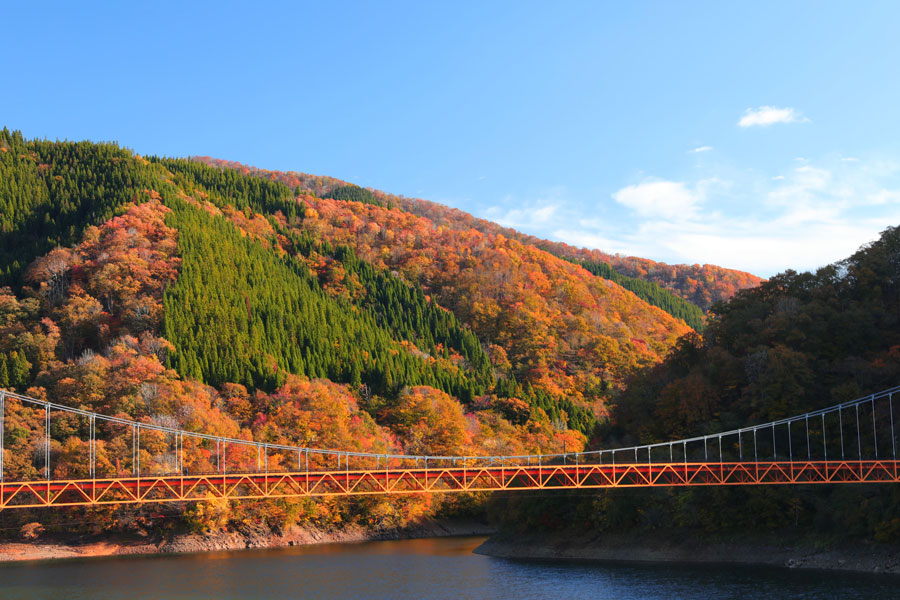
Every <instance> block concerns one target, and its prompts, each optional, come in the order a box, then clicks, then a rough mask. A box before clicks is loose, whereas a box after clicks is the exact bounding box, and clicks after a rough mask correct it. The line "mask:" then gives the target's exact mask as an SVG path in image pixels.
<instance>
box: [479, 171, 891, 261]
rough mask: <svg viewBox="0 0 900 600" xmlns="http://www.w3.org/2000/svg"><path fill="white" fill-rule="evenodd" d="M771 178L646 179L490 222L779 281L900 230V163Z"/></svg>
mask: <svg viewBox="0 0 900 600" xmlns="http://www.w3.org/2000/svg"><path fill="white" fill-rule="evenodd" d="M775 173H778V175H775V176H774V177H773V176H772V174H770V173H764V172H759V171H748V170H746V169H731V170H728V169H727V168H726V167H722V166H721V165H717V166H713V167H710V168H708V169H705V170H704V173H703V174H702V176H698V177H696V178H687V179H685V180H683V181H672V180H665V179H644V180H642V181H639V182H637V183H634V184H631V185H627V186H624V187H622V188H621V189H619V190H617V191H615V192H613V193H612V194H610V196H608V197H607V198H610V199H611V200H612V201H611V202H610V201H608V200H605V199H600V201H599V202H598V203H597V204H596V205H595V206H593V207H585V206H584V205H583V204H580V203H579V202H577V201H576V199H574V198H571V197H569V196H567V195H565V194H560V195H557V196H554V197H553V198H552V200H551V199H548V198H547V197H546V196H543V197H541V196H538V197H536V199H535V200H533V201H522V199H521V198H516V199H513V198H509V199H508V202H505V203H504V204H505V205H506V206H508V207H510V208H508V209H505V210H504V209H501V208H500V207H494V208H493V209H492V210H491V211H489V213H488V214H486V215H484V216H486V217H487V218H490V219H492V220H497V221H499V222H501V223H503V224H505V225H508V226H513V227H517V228H522V229H523V230H525V231H527V232H528V233H532V234H535V235H539V236H542V237H549V238H551V239H556V240H559V241H564V242H566V243H569V244H574V245H578V246H584V247H588V248H597V249H600V250H603V251H605V252H610V253H620V254H625V255H632V256H641V257H646V258H650V259H653V260H658V261H663V262H668V263H689V264H693V263H701V264H702V263H712V264H717V265H721V266H724V267H728V268H733V269H740V270H744V271H750V272H752V273H756V274H758V275H761V276H771V275H773V274H775V273H777V272H779V271H783V270H785V269H788V268H791V269H797V270H809V269H815V268H817V267H819V266H822V265H825V264H828V263H831V262H834V261H836V260H840V259H842V258H845V257H847V256H849V255H850V254H852V253H853V252H854V251H856V249H857V248H859V246H861V245H862V244H865V243H867V242H869V241H872V240H874V239H876V238H877V237H878V234H879V232H881V231H882V230H884V229H885V228H886V227H888V226H891V225H900V161H890V160H873V159H871V158H869V159H866V158H863V159H861V160H859V161H856V162H847V161H843V160H841V159H840V157H824V158H818V159H812V158H810V159H806V160H803V161H790V162H788V163H787V164H785V165H782V167H781V168H779V169H777V170H776V171H775Z"/></svg>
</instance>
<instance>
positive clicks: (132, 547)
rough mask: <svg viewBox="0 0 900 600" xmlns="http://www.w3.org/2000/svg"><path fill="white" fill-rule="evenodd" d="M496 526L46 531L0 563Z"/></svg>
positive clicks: (5, 548) (1, 546)
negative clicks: (84, 534)
mask: <svg viewBox="0 0 900 600" xmlns="http://www.w3.org/2000/svg"><path fill="white" fill-rule="evenodd" d="M495 531H496V529H495V528H493V527H491V526H489V525H487V524H485V523H481V522H477V521H445V520H439V519H426V520H423V521H422V522H420V523H416V524H413V525H410V526H408V527H404V528H401V529H390V530H383V531H371V530H366V529H365V528H363V527H359V526H351V527H345V528H342V529H337V530H333V531H326V530H322V529H318V528H312V527H310V528H304V527H300V526H294V527H290V528H288V529H287V530H285V531H284V532H282V533H274V532H271V531H265V530H263V529H262V528H260V529H258V530H254V531H249V532H238V531H227V532H213V533H206V534H199V533H182V534H176V535H173V536H171V537H168V538H162V539H156V540H148V539H147V538H144V537H140V536H137V535H133V536H129V535H124V534H114V535H108V536H102V537H98V538H94V539H83V538H79V539H65V538H64V537H55V536H46V538H45V539H39V540H35V541H31V542H23V541H0V563H11V562H20V561H43V560H65V559H71V558H92V557H104V556H129V555H138V554H181V553H184V554H188V553H199V552H219V551H228V550H246V549H251V548H285V547H290V546H312V545H318V544H350V543H361V542H370V541H380V540H403V539H417V538H427V537H453V536H468V535H490V534H493V533H495Z"/></svg>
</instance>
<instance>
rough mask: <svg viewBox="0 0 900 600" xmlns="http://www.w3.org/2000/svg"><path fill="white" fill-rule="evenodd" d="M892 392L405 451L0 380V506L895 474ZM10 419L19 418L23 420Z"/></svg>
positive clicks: (899, 472)
mask: <svg viewBox="0 0 900 600" xmlns="http://www.w3.org/2000/svg"><path fill="white" fill-rule="evenodd" d="M895 393H900V387H895V388H891V389H889V390H885V391H883V392H879V393H877V394H872V395H870V396H865V397H862V398H858V399H856V400H851V401H849V402H844V403H842V404H836V405H834V406H829V407H827V408H823V409H821V410H817V411H812V412H808V413H804V414H802V415H797V416H794V417H790V418H786V419H781V420H778V421H772V422H769V423H763V424H760V425H753V426H749V427H745V428H741V429H734V430H731V431H726V432H720V433H715V434H709V435H703V436H698V437H693V438H689V439H682V440H673V441H668V442H661V443H655V444H645V445H641V446H631V447H628V448H615V449H609V450H594V451H591V452H578V453H565V454H541V455H523V456H415V455H399V454H369V453H361V452H344V451H339V450H323V449H315V448H305V447H298V446H286V445H278V444H267V443H263V442H255V441H250V440H241V439H232V438H227V437H221V436H215V435H210V434H205V433H202V432H194V431H186V430H182V429H177V428H171V427H165V426H161V425H154V424H148V423H141V422H138V421H133V420H130V419H124V418H119V417H113V416H109V415H103V414H100V413H94V412H89V411H84V410H79V409H75V408H71V407H67V406H62V405H58V404H54V403H52V402H47V401H44V400H39V399H35V398H29V397H27V396H22V395H19V394H13V393H11V392H6V391H2V390H0V510H3V509H10V508H34V507H52V506H84V505H105V504H128V503H132V504H136V503H153V502H185V501H197V500H210V499H262V498H286V497H319V496H353V495H365V494H398V493H422V492H439V493H447V492H474V491H498V490H534V489H574V488H583V489H592V488H614V487H657V486H711V485H778V484H782V485H783V484H798V483H809V484H812V483H833V484H836V483H866V482H898V481H900V462H898V460H897V439H896V436H895V432H894V407H893V395H894V394H895ZM23 419H24V420H27V421H29V423H30V425H31V426H30V427H23V424H22V421H23ZM41 420H42V421H41ZM14 421H15V425H13V422H14ZM36 424H39V425H41V426H35V425H36ZM23 436H25V438H23ZM63 436H67V437H66V439H68V440H71V439H72V438H73V437H74V438H76V441H77V440H82V441H83V442H84V443H83V444H80V445H79V444H76V445H75V446H76V447H79V448H80V447H84V448H85V451H84V452H82V453H81V454H77V453H76V454H75V455H74V456H73V455H72V454H71V453H70V454H68V455H66V456H65V457H63V456H61V455H60V454H61V453H59V452H51V447H52V446H53V444H52V442H53V441H54V440H56V441H57V442H58V441H59V439H58V438H60V437H63ZM101 440H102V442H101ZM9 442H13V443H11V444H10V443H9ZM23 442H24V443H23ZM101 443H102V454H101V453H100V452H99V451H98V444H101ZM22 448H27V449H28V451H29V452H30V456H28V457H26V458H27V460H21V458H22V457H21V456H19V457H16V458H19V459H20V460H11V457H10V456H9V453H10V452H11V451H13V452H21V451H22ZM35 473H37V476H35Z"/></svg>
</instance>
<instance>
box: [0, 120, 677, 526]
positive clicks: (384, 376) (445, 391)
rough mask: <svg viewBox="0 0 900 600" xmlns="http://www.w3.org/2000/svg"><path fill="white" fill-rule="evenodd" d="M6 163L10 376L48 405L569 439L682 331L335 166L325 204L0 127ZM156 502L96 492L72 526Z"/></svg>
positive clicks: (233, 420) (225, 172)
mask: <svg viewBox="0 0 900 600" xmlns="http://www.w3.org/2000/svg"><path fill="white" fill-rule="evenodd" d="M0 167H2V175H3V178H2V187H0V207H2V209H3V212H2V227H3V230H2V238H0V239H2V244H3V248H4V252H3V254H2V264H0V268H2V274H0V275H2V277H3V282H4V283H5V284H6V287H0V387H4V388H6V389H12V390H15V391H18V392H20V393H25V394H28V395H31V396H34V397H38V398H46V399H49V400H52V401H54V402H58V403H60V404H65V405H69V406H74V407H78V408H84V409H87V410H95V411H99V412H103V413H106V414H110V415H121V416H127V417H130V418H136V419H138V420H141V421H143V422H147V423H155V424H164V425H168V426H176V427H183V428H186V429H193V430H198V431H206V432H209V433H215V434H221V435H228V436H232V437H243V438H246V439H250V438H253V439H258V440H266V441H271V442H273V443H292V444H306V445H310V446H314V447H324V448H340V449H346V450H367V451H378V452H385V451H408V452H422V453H432V454H463V453H479V454H501V453H507V454H522V453H537V452H553V451H559V450H562V449H563V448H565V449H567V450H569V451H572V450H577V449H580V448H582V447H583V446H584V444H585V443H586V441H587V436H589V435H591V434H592V433H593V432H594V431H595V428H596V424H597V423H598V420H599V419H600V418H601V417H602V416H603V415H604V414H605V411H606V410H607V406H608V403H609V402H610V400H611V398H612V397H613V395H614V394H615V393H617V391H618V390H620V389H621V387H622V385H623V383H624V381H625V380H626V379H627V378H628V377H629V376H630V375H631V374H632V373H633V372H634V371H635V370H636V369H639V368H641V367H646V366H650V365H653V364H655V363H656V362H658V361H659V360H660V359H661V358H662V357H663V356H664V355H665V354H666V353H667V352H668V351H669V349H670V348H671V347H673V345H674V344H675V341H676V340H677V339H678V337H679V336H680V335H682V334H684V333H686V332H689V331H690V329H689V328H688V327H687V326H685V325H684V323H683V322H681V321H679V320H677V319H675V318H673V317H671V316H670V315H669V314H667V313H666V312H664V311H662V310H660V309H658V308H656V307H653V306H650V305H648V304H647V303H645V302H643V301H642V300H640V299H639V298H638V297H636V296H635V295H634V294H632V293H631V292H629V291H627V290H626V289H623V288H622V287H621V286H619V285H618V284H616V283H614V282H613V281H612V280H610V279H603V278H598V277H595V276H593V275H591V274H590V273H588V272H587V271H585V270H584V269H583V268H581V267H580V266H577V265H574V264H572V263H571V262H567V261H564V260H561V259H559V258H557V257H555V256H552V255H550V254H548V253H546V252H543V251H541V250H539V249H537V248H535V247H534V246H532V245H526V244H522V243H520V242H518V241H516V240H513V239H508V238H506V237H505V236H503V235H501V234H489V233H483V232H480V231H477V230H466V231H461V230H458V229H450V228H443V227H436V226H434V224H433V223H431V222H430V221H429V220H428V219H425V218H422V217H419V216H416V215H414V214H412V213H411V212H409V211H405V210H402V209H401V208H399V207H398V201H397V199H396V198H392V197H388V196H386V195H383V194H380V193H377V192H373V191H371V190H364V189H363V188H359V187H357V186H352V185H349V184H344V183H342V182H338V181H337V180H334V182H332V183H330V184H329V185H328V188H327V189H328V192H329V193H330V194H331V195H332V196H335V197H336V198H328V199H323V198H320V197H316V196H312V195H309V194H308V193H307V192H306V191H305V189H306V188H304V187H303V185H301V184H299V183H298V184H297V185H296V186H293V187H289V186H287V185H285V183H283V182H282V181H279V180H278V178H277V177H276V178H263V177H257V176H253V175H252V174H249V173H243V172H241V171H239V170H234V169H223V168H218V167H213V166H209V165H206V164H202V163H199V162H195V161H189V160H183V159H164V158H149V159H145V158H142V157H139V156H137V155H135V154H133V153H132V152H130V151H128V150H125V149H122V148H119V147H118V146H117V145H115V144H93V143H88V142H78V143H72V142H48V141H37V140H35V141H32V140H25V139H23V138H22V136H21V135H20V134H18V133H15V132H9V131H6V130H4V132H3V134H2V138H0ZM320 181H321V180H319V179H316V180H309V181H308V182H307V183H306V184H305V185H307V186H308V187H315V185H318V182H320ZM298 187H299V188H301V189H300V190H299V191H300V193H299V195H298V193H297V192H298V190H297V188H298ZM323 191H324V188H323ZM6 431H7V433H8V434H9V435H8V436H7V438H6V440H5V444H6V449H7V452H6V457H7V458H6V462H5V465H4V467H5V474H6V476H8V477H11V478H16V477H24V478H32V477H36V476H38V474H39V473H40V472H41V469H42V468H43V463H42V458H40V457H39V456H38V455H37V454H36V453H34V452H32V451H31V449H32V448H33V447H36V445H37V444H43V441H42V440H43V437H42V436H43V435H44V429H43V425H42V421H41V420H40V419H39V418H35V415H34V414H33V410H32V409H30V408H27V407H26V406H23V405H20V404H17V403H8V404H7V410H6ZM39 440H40V441H39ZM86 443H87V441H86V440H85V438H84V436H83V435H81V433H80V429H79V426H78V425H77V423H75V422H63V421H60V422H54V423H53V425H52V427H51V443H50V445H51V465H52V466H53V468H54V469H55V471H54V475H56V476H59V477H68V476H78V475H83V473H80V472H77V470H72V469H74V468H75V467H74V466H73V465H75V464H77V462H78V461H74V460H72V461H67V457H69V458H72V457H77V456H80V455H82V454H83V453H85V452H87V448H86V446H85V444H86ZM123 443H125V442H123V441H122V440H121V439H119V438H118V437H117V436H116V435H115V432H114V431H113V430H105V431H102V432H100V438H99V439H98V441H97V446H96V448H95V451H96V456H97V461H98V469H99V470H100V471H102V472H105V473H110V474H112V473H116V472H117V469H120V468H121V465H120V464H119V461H118V459H114V457H115V456H118V454H117V453H119V452H121V451H122V447H121V444H123ZM147 443H148V444H150V443H151V441H150V440H148V442H147ZM158 443H159V444H163V441H162V440H159V441H158ZM162 447H164V446H160V448H162ZM149 448H150V446H148V450H149ZM158 456H159V457H165V456H166V454H165V453H164V452H163V453H160V454H159V455H158ZM145 458H146V465H147V468H148V469H154V468H157V467H155V466H154V464H153V460H152V459H151V456H150V455H149V453H148V455H147V456H146V457H145ZM235 460H240V457H235ZM158 468H163V467H162V465H160V466H159V467H158ZM193 468H196V469H201V470H203V469H209V468H212V467H211V466H210V465H203V464H197V465H194V467H193ZM458 503H462V504H463V505H471V500H467V499H442V498H428V497H407V498H389V497H386V498H380V499H372V498H365V499H358V500H342V501H338V500H327V501H321V502H309V501H296V502H294V501H280V502H265V503H243V504H224V505H223V504H222V503H219V504H214V503H210V504H201V505H199V506H197V507H196V508H195V509H191V510H190V511H189V512H188V513H187V514H185V515H183V522H184V523H187V524H190V525H191V526H193V527H196V528H198V529H203V528H217V527H223V526H231V525H234V524H235V523H239V522H245V521H248V520H251V521H252V520H260V519H261V520H264V521H266V522H268V523H270V524H272V525H273V526H283V525H286V524H291V523H298V522H314V523H318V524H322V525H333V524H335V523H341V522H357V523H360V524H363V525H365V526H373V527H384V526H395V525H398V524H403V523H405V522H408V521H409V520H411V519H415V518H417V517H418V516H421V515H424V514H435V513H436V512H440V511H444V512H446V511H453V510H455V508H454V507H455V506H457V504H458ZM73 510H74V509H73ZM70 517H71V515H70V513H69V512H67V511H60V512H54V513H52V514H49V513H48V514H45V515H43V516H39V515H34V514H30V513H27V512H22V513H21V515H20V516H19V517H16V518H21V519H29V518H30V519H34V518H41V519H42V520H44V521H46V524H47V526H48V527H57V528H59V527H63V524H64V523H66V522H67V521H66V520H67V519H68V518H70ZM154 518H155V517H152V516H151V513H150V512H148V510H147V509H141V508H134V507H132V508H121V509H120V508H110V509H108V510H105V512H103V513H102V514H98V515H97V516H96V518H93V519H90V520H87V521H85V522H86V523H88V522H89V523H92V525H90V527H94V528H96V529H98V530H99V529H107V528H110V529H116V528H118V529H123V528H124V529H142V528H143V529H146V528H147V527H150V526H151V524H152V523H156V525H154V526H159V522H158V521H154ZM177 521H178V520H177V519H176V521H175V522H177ZM229 524H230V525H229Z"/></svg>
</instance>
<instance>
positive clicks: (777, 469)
mask: <svg viewBox="0 0 900 600" xmlns="http://www.w3.org/2000/svg"><path fill="white" fill-rule="evenodd" d="M878 482H894V483H897V482H900V461H898V460H830V461H758V462H746V461H745V462H699V463H697V462H687V463H685V462H680V463H679V462H674V463H652V464H651V463H631V464H615V465H613V464H581V465H572V464H569V465H541V466H538V465H519V466H478V467H465V466H462V467H452V468H437V469H423V468H419V469H415V468H413V469H410V468H394V469H386V470H384V469H383V470H333V471H310V472H306V471H302V472H293V473H227V474H221V473H219V474H193V475H174V474H169V475H153V476H142V477H119V478H106V479H101V478H98V479H71V480H49V481H46V480H44V481H29V482H9V481H7V482H3V483H2V484H0V510H2V509H7V508H35V507H48V506H91V505H104V504H143V503H150V502H192V501H199V500H212V499H235V500H237V499H264V498H291V497H321V496H357V495H370V494H410V493H426V492H431V493H453V492H478V491H489V492H490V491H500V490H507V491H516V490H536V489H546V490H553V489H601V488H619V487H662V486H710V485H773V484H775V485H779V484H780V485H785V484H814V483H878Z"/></svg>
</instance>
